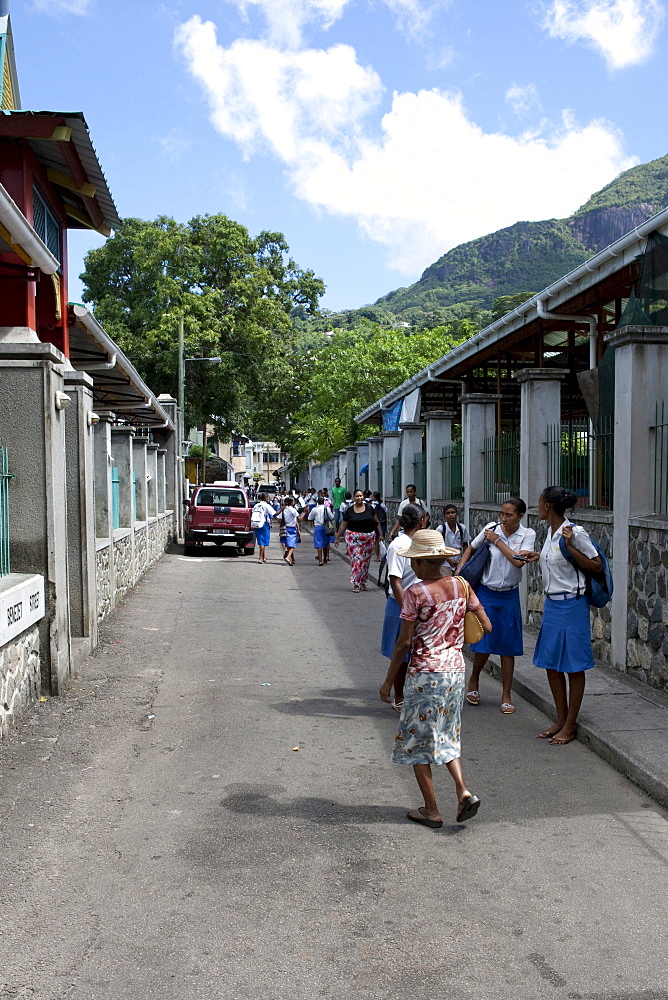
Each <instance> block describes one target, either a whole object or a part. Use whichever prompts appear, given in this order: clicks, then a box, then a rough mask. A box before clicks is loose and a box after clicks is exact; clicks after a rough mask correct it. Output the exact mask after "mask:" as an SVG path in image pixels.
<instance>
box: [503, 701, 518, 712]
mask: <svg viewBox="0 0 668 1000" xmlns="http://www.w3.org/2000/svg"><path fill="white" fill-rule="evenodd" d="M501 711H502V713H503V714H504V715H512V714H513V712H514V711H515V706H514V705H511V703H510V702H509V701H502V702H501Z"/></svg>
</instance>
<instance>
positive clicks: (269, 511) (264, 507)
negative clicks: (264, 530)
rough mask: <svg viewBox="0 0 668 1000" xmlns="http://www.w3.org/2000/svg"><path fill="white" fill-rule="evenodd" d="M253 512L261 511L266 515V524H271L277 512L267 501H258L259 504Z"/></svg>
mask: <svg viewBox="0 0 668 1000" xmlns="http://www.w3.org/2000/svg"><path fill="white" fill-rule="evenodd" d="M253 510H261V511H262V513H263V514H264V523H265V524H271V519H272V518H273V516H274V514H275V513H276V511H275V510H274V508H273V507H270V506H269V504H268V503H267V501H266V500H258V502H257V503H256V504H255V506H254V507H253Z"/></svg>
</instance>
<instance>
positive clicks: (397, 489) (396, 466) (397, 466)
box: [392, 455, 401, 497]
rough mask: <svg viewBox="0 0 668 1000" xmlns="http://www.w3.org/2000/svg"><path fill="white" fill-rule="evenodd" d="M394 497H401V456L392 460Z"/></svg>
mask: <svg viewBox="0 0 668 1000" xmlns="http://www.w3.org/2000/svg"><path fill="white" fill-rule="evenodd" d="M392 496H393V497H400V496H401V455H397V457H396V458H393V459H392Z"/></svg>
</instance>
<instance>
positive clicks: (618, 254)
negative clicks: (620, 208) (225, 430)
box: [355, 208, 668, 424]
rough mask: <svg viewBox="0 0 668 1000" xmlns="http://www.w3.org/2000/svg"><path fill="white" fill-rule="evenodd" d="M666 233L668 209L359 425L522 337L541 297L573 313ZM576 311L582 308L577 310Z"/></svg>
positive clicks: (406, 385) (370, 411)
mask: <svg viewBox="0 0 668 1000" xmlns="http://www.w3.org/2000/svg"><path fill="white" fill-rule="evenodd" d="M655 232H660V233H663V234H664V235H668V208H666V209H663V210H662V211H661V212H658V213H657V214H656V215H653V216H652V217H651V218H649V219H647V221H646V222H644V223H642V225H640V226H638V227H637V228H636V229H634V230H633V231H632V232H630V233H627V234H626V235H625V236H622V237H621V238H620V239H619V240H617V241H616V242H615V243H612V244H611V245H610V246H609V247H606V249H605V250H601V251H600V252H599V253H597V254H595V255H594V256H593V257H591V258H590V259H589V260H587V261H585V262H584V264H581V265H580V266H579V267H576V268H575V269H574V270H573V271H570V272H569V273H568V274H565V275H564V276H563V277H562V278H559V279H558V280H557V281H554V282H553V283H552V284H551V285H548V286H547V288H544V289H543V291H542V292H538V293H537V294H536V295H534V296H532V298H530V299H527V301H526V302H523V303H522V305H520V306H518V307H517V308H516V309H513V310H512V312H509V313H506V315H505V316H502V317H501V318H500V319H498V320H496V321H495V322H494V323H491V324H490V325H489V326H487V327H485V329H484V330H480V331H479V332H478V333H476V334H474V335H473V336H472V337H470V338H469V339H468V340H466V341H464V343H463V344H459V345H458V346H457V347H455V348H453V350H451V351H450V352H449V353H448V354H446V355H444V356H443V357H442V358H439V360H438V361H434V362H433V363H432V364H431V365H429V367H428V368H423V369H422V371H420V372H418V373H417V374H416V375H413V376H412V377H411V378H410V379H408V380H407V381H406V382H403V383H402V384H401V385H399V386H397V387H396V389H392V391H391V392H389V393H387V394H386V395H385V396H383V397H382V398H381V399H379V400H377V401H376V402H375V403H372V405H371V406H368V407H367V408H366V410H363V411H362V413H360V414H358V415H357V416H356V417H355V422H356V423H358V424H366V423H372V422H376V421H377V419H378V417H379V415H380V414H381V412H382V410H384V409H387V408H388V407H389V406H391V405H392V404H393V403H396V402H398V401H399V400H400V399H402V398H403V397H404V396H405V395H406V394H407V393H409V392H412V391H413V389H416V388H418V387H421V386H423V385H426V384H427V383H429V382H436V381H439V380H444V379H446V380H447V379H448V377H449V378H456V377H457V369H459V367H460V366H461V365H462V364H463V363H465V362H467V361H471V360H472V359H473V358H475V357H477V356H480V355H481V354H482V352H483V351H485V352H487V351H490V350H493V349H494V347H495V346H496V345H499V346H500V345H501V344H502V343H503V342H508V341H509V340H510V339H511V338H513V337H514V338H515V339H517V337H518V336H521V331H522V328H523V327H525V326H528V325H529V323H533V322H534V321H535V320H537V319H538V318H539V317H538V300H539V299H540V300H542V301H543V302H544V303H545V305H546V307H547V308H548V309H549V310H550V311H551V312H567V311H568V309H567V308H566V304H567V303H568V302H570V301H572V300H573V299H574V298H577V297H578V296H581V295H584V294H585V293H586V292H587V291H588V290H589V289H591V288H592V287H593V286H594V285H598V284H601V283H602V282H603V281H605V280H606V278H608V277H610V276H611V275H613V274H615V273H616V272H619V271H621V270H623V269H624V268H627V267H628V266H629V265H630V264H632V263H633V262H634V261H635V260H636V258H637V257H638V255H639V254H640V253H642V252H643V251H644V249H645V244H646V241H647V237H648V236H649V235H650V234H651V233H655ZM571 311H573V312H574V313H577V312H580V309H575V310H571Z"/></svg>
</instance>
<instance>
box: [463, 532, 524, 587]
mask: <svg viewBox="0 0 668 1000" xmlns="http://www.w3.org/2000/svg"><path fill="white" fill-rule="evenodd" d="M495 524H496V522H495V521H490V522H489V524H488V525H486V526H485V527H484V528H483V529H482V531H481V532H480V534H479V535H476V536H475V538H474V539H473V541H472V542H471V545H472V546H473V548H474V549H477V548H480V546H481V545H483V544H484V541H485V532H486V531H487V528H494V531H495V534H497V535H498V536H499V538H501V539H502V540H503V541H504V542H505V543H506V545H507V546H508V548H510V549H512V550H513V552H522V551H523V550H526V551H527V552H530V551H531V550H532V549H533V547H534V545H535V544H536V532H535V531H534V530H533V528H525V527H524V525H523V524H520V526H519V527H518V529H517V531H514V532H513V534H512V535H510V536H509V537H508V538H506V536H505V534H504V532H503V528H502V527H501V525H500V524H497V525H496V527H494V525H495ZM489 548H490V552H491V556H490V559H489V562H488V563H487V566H486V567H485V572H484V573H483V575H482V583H483V586H485V587H492V588H494V587H495V588H496V589H497V590H513V589H514V588H515V587H518V586H519V583H520V580H521V579H522V570H521V569H518V568H517V566H513V564H512V563H511V562H510V560H509V559H506V557H505V556H504V554H503V552H502V551H501V550H500V549H499V548H497V547H496V543H495V542H493V543H492V544H491V545H490V547H489Z"/></svg>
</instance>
